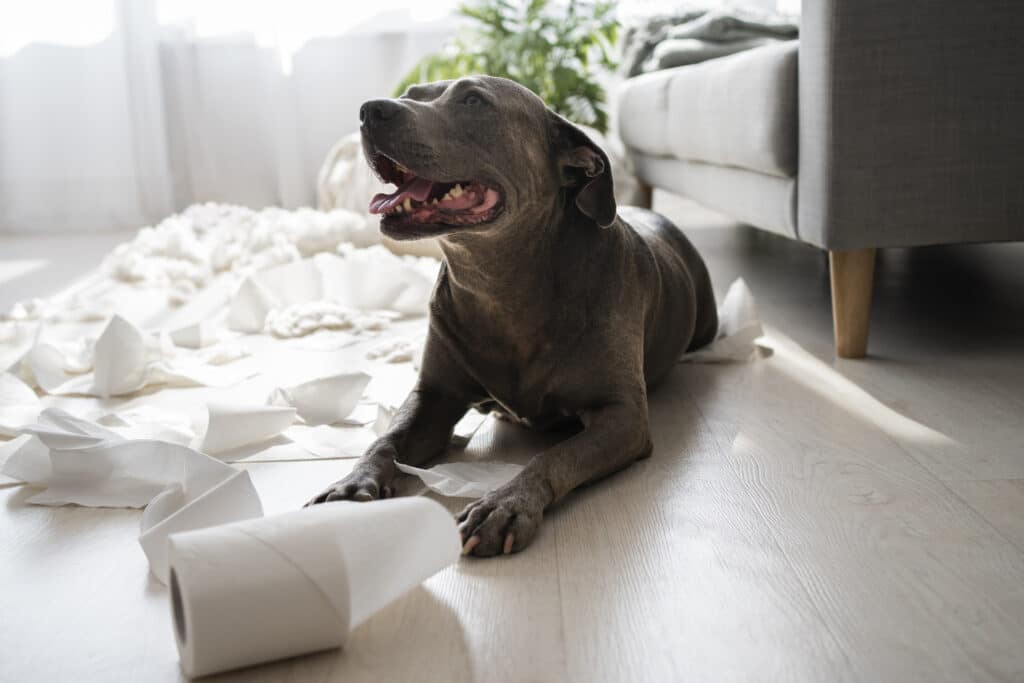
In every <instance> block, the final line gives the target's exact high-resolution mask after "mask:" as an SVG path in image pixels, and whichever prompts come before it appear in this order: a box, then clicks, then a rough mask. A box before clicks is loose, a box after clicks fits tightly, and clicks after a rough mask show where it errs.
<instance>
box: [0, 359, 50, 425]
mask: <svg viewBox="0 0 1024 683" xmlns="http://www.w3.org/2000/svg"><path fill="white" fill-rule="evenodd" d="M42 409H43V406H42V403H40V401H39V397H38V396H36V392H35V391H33V390H32V388H31V387H30V386H29V385H27V384H25V383H24V382H22V381H21V380H20V379H18V378H17V377H15V376H14V375H12V374H11V373H9V372H5V373H3V374H2V375H0V435H2V436H14V435H16V434H18V433H19V432H20V431H21V428H22V427H24V426H25V425H27V424H31V423H33V422H35V420H36V417H38V416H39V411H41V410H42Z"/></svg>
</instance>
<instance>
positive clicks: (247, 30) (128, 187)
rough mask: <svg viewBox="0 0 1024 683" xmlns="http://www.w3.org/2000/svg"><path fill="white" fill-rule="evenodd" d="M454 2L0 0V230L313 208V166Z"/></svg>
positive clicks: (430, 42) (444, 24)
mask: <svg viewBox="0 0 1024 683" xmlns="http://www.w3.org/2000/svg"><path fill="white" fill-rule="evenodd" d="M453 5H454V0H419V2H417V3H415V4H411V3H406V2H402V1H400V0H373V1H372V2H368V3H354V2H349V1H346V0H335V1H334V2H331V3H325V2H314V1H312V0H273V1H264V2H260V1H259V0H252V1H249V2H247V1H245V0H202V1H197V0H160V1H159V2H158V1H157V0H31V1H30V2H23V1H11V0H0V232H18V231H34V232H39V231H50V232H58V231H95V230H117V229H124V228H130V227H135V226H141V225H146V224H151V223H154V222H156V221H158V220H159V219H161V218H163V217H164V216H166V215H168V214H169V213H171V212H173V211H175V210H179V209H181V208H184V207H185V206H187V205H189V204H191V203H194V202H200V201H221V202H230V203H237V204H243V205H247V206H251V207H254V208H260V207H263V206H268V205H279V206H285V207H297V206H304V205H312V204H313V202H314V193H315V184H316V173H317V170H318V168H319V166H320V163H321V161H322V160H323V157H324V155H325V154H326V153H327V151H328V150H329V149H330V147H331V145H332V144H333V143H334V142H335V141H336V140H337V139H338V138H339V137H341V136H342V135H344V134H346V133H349V132H351V131H353V130H355V129H356V127H357V126H358V109H359V105H360V103H362V102H363V101H364V100H366V99H369V98H373V97H382V96H388V95H389V94H390V93H391V91H392V89H393V88H394V86H395V85H396V83H397V82H398V81H399V80H400V79H401V77H402V76H404V74H405V73H406V72H407V71H408V70H409V69H410V68H411V67H412V66H413V65H414V64H415V63H416V61H417V60H418V59H419V58H420V57H421V56H422V55H424V54H426V53H428V52H430V51H433V50H436V49H437V48H438V47H440V45H441V44H442V43H443V42H444V41H445V40H446V39H447V38H448V37H449V36H450V35H451V34H452V32H453V31H454V22H453V20H452V19H451V17H450V16H449V11H450V10H451V8H452V6H453Z"/></svg>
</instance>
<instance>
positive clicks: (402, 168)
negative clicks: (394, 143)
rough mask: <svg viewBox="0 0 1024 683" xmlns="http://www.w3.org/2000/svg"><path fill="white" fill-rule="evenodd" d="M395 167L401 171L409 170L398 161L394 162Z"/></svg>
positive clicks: (406, 171)
mask: <svg viewBox="0 0 1024 683" xmlns="http://www.w3.org/2000/svg"><path fill="white" fill-rule="evenodd" d="M395 168H397V169H398V170H399V171H401V172H402V173H408V172H409V169H407V168H406V167H405V166H402V165H401V164H398V163H396V164H395Z"/></svg>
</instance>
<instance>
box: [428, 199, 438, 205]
mask: <svg viewBox="0 0 1024 683" xmlns="http://www.w3.org/2000/svg"><path fill="white" fill-rule="evenodd" d="M430 203H431V204H433V205H435V206H436V205H437V197H434V199H433V200H431V202H430Z"/></svg>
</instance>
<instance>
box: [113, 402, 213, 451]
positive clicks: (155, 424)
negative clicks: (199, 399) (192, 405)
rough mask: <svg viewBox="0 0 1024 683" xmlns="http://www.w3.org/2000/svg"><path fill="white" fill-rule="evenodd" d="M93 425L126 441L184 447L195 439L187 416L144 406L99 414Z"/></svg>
mask: <svg viewBox="0 0 1024 683" xmlns="http://www.w3.org/2000/svg"><path fill="white" fill-rule="evenodd" d="M96 423H97V424H100V425H103V426H104V427H110V429H112V430H113V431H115V432H117V433H118V434H120V435H121V436H123V437H125V438H126V439H155V440H156V441H167V442H169V443H176V444H181V445H182V446H187V445H188V444H190V443H192V441H193V440H194V439H195V436H196V434H195V431H194V430H193V429H192V422H191V421H190V420H189V419H188V416H186V415H184V414H182V413H178V412H170V411H167V410H163V409H160V408H157V407H155V406H148V405H140V406H136V407H134V408H127V409H123V410H118V411H117V412H116V413H107V414H105V415H101V416H100V417H98V418H96Z"/></svg>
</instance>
